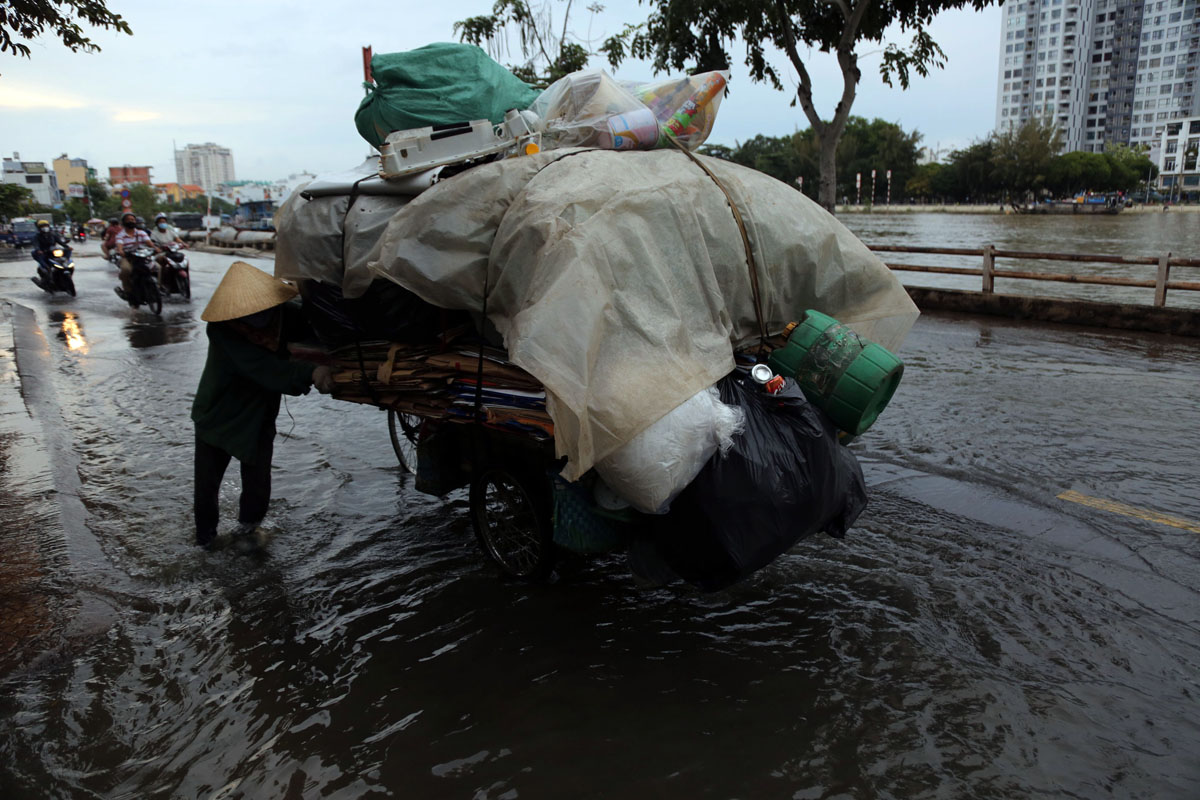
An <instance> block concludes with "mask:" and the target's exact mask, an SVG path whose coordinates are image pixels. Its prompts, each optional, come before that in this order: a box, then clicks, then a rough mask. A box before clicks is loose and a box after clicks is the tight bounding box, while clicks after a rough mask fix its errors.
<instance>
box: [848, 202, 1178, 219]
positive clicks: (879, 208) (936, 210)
mask: <svg viewBox="0 0 1200 800" xmlns="http://www.w3.org/2000/svg"><path fill="white" fill-rule="evenodd" d="M1177 212H1178V213H1184V214H1195V213H1200V204H1196V205H1173V206H1170V207H1169V208H1168V210H1167V211H1166V212H1165V213H1169V214H1174V213H1177ZM834 213H835V214H993V215H1000V216H1003V215H1007V214H1016V213H1017V212H1015V211H1013V210H1012V208H1011V207H1008V206H1005V207H1003V208H1002V207H1001V206H1000V205H999V204H998V203H989V204H987V205H967V204H964V205H958V204H947V205H942V204H937V205H932V204H931V205H922V204H914V205H908V204H903V205H902V204H898V203H897V204H892V205H876V206H871V205H840V206H837V207H836V209H835V211H834ZM1121 213H1122V214H1162V213H1164V212H1163V207H1162V206H1161V205H1135V206H1130V207H1129V208H1126V209H1125V210H1124V211H1122V212H1121Z"/></svg>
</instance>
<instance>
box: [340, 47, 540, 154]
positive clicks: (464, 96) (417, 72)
mask: <svg viewBox="0 0 1200 800" xmlns="http://www.w3.org/2000/svg"><path fill="white" fill-rule="evenodd" d="M371 75H372V77H373V78H374V79H375V86H374V87H373V88H372V90H371V92H370V94H368V95H367V96H366V97H365V98H363V101H362V103H360V104H359V106H358V111H357V112H355V114H354V124H355V126H357V128H358V132H359V133H360V134H362V137H363V138H364V139H366V140H367V141H368V142H370V143H371V144H373V145H374V146H375V147H379V146H380V145H381V144H383V140H384V139H386V138H387V135H388V134H389V133H391V132H392V131H402V130H407V129H409V128H423V127H426V126H427V125H445V124H448V123H452V122H469V121H471V120H476V119H489V120H491V121H492V122H493V123H496V124H499V123H500V122H502V121H503V120H504V113H505V112H506V111H508V110H509V109H510V108H528V107H529V105H530V104H531V103H533V101H534V98H536V97H537V96H538V90H537V89H535V88H533V87H532V86H530V85H529V84H527V83H525V82H524V81H522V80H521V79H520V78H518V77H517V76H515V75H513V74H512V73H511V72H509V71H508V70H507V69H505V68H504V67H502V66H501V65H500V64H497V63H496V62H495V61H493V60H492V59H491V58H489V57H488V55H487V53H485V52H483V50H481V49H480V48H479V47H476V46H475V45H473V44H454V43H449V42H443V43H437V44H427V45H425V46H424V47H419V48H417V49H416V50H409V51H407V52H404V53H380V54H378V55H376V56H373V57H372V58H371Z"/></svg>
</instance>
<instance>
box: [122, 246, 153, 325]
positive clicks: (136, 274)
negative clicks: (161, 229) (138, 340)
mask: <svg viewBox="0 0 1200 800" xmlns="http://www.w3.org/2000/svg"><path fill="white" fill-rule="evenodd" d="M125 255H126V256H128V257H129V263H130V264H131V265H133V272H132V274H131V276H130V280H129V285H130V290H129V293H128V294H125V293H124V292H123V291H122V290H121V287H119V286H118V287H117V289H116V292H117V296H118V297H120V298H121V299H123V300H125V301H126V302H127V303H129V307H130V308H137V307H138V306H140V305H143V304H144V305H145V306H146V307H147V308H149V309H150V311H151V313H154V314H161V313H162V291H161V290H160V289H159V288H158V281H157V280H156V279H155V277H154V266H153V264H154V250H153V249H152V248H150V247H146V246H145V245H142V246H141V247H137V248H134V249H133V250H131V251H129V252H127V253H126V254H125Z"/></svg>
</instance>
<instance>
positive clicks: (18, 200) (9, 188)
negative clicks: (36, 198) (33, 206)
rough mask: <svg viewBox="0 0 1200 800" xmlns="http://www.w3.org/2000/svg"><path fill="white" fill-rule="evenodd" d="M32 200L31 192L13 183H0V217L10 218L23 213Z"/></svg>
mask: <svg viewBox="0 0 1200 800" xmlns="http://www.w3.org/2000/svg"><path fill="white" fill-rule="evenodd" d="M32 202H33V192H31V191H29V189H27V188H25V187H24V186H19V185H17V184H15V183H0V217H6V218H8V219H12V218H13V217H19V216H21V215H23V214H24V213H25V208H26V206H28V205H29V204H30V203H32Z"/></svg>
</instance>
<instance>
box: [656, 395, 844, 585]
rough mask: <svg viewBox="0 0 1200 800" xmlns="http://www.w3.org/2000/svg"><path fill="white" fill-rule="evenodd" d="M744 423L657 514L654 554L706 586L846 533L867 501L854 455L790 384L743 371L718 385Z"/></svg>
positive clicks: (736, 578)
mask: <svg viewBox="0 0 1200 800" xmlns="http://www.w3.org/2000/svg"><path fill="white" fill-rule="evenodd" d="M717 386H718V388H719V390H720V392H721V401H722V402H724V403H727V404H730V405H737V406H740V407H741V408H742V409H743V410H744V411H745V413H746V429H745V431H744V432H743V433H741V434H739V435H737V436H735V437H734V440H733V447H732V448H731V449H730V450H729V452H728V453H726V454H725V455H724V456H722V455H721V454H720V453H718V454H717V455H715V456H713V457H712V459H710V460H709V462H708V463H707V464H706V465H705V466H704V469H703V470H701V472H700V474H699V475H698V476H697V477H696V479H695V480H694V481H692V483H691V484H690V485H689V486H688V487H687V488H686V489H684V491H683V492H682V493H681V494H680V495H679V496H678V497H677V498H676V499H675V501H674V502H673V503H672V504H671V511H670V513H668V514H667V515H665V516H664V517H661V518H659V519H660V520H661V521H660V522H659V527H658V530H657V531H656V533H655V535H654V537H653V541H654V543H655V548H656V550H657V554H658V556H659V557H660V558H661V559H662V560H663V561H664V562H666V564H667V565H668V566H669V567H670V568H671V569H672V570H674V572H676V573H677V574H678V575H679V576H680V577H681V578H683V579H684V580H686V581H688V582H689V583H691V584H694V585H695V586H698V587H700V588H701V589H704V590H706V591H715V590H718V589H723V588H725V587H726V586H729V585H730V584H732V583H735V582H737V581H739V580H741V579H742V578H744V577H746V576H747V575H750V574H751V573H753V572H755V571H756V570H759V569H761V568H763V567H765V566H766V565H767V564H770V563H771V562H772V561H774V560H775V559H776V558H777V557H778V556H780V555H781V554H783V553H785V552H786V551H787V550H788V549H790V548H791V547H792V546H793V545H794V544H796V542H798V541H800V540H801V539H802V538H804V537H805V536H808V535H810V534H812V533H816V532H817V531H824V532H826V533H828V534H830V535H832V536H838V537H840V536H842V535H844V534H845V532H846V529H847V528H849V527H850V526H851V525H852V524H854V520H855V519H857V518H858V515H859V514H860V513H861V512H862V510H863V509H864V508H866V505H867V489H866V485H865V483H864V482H863V475H862V469H861V468H860V467H859V465H858V460H857V459H856V458H855V457H854V454H853V453H851V452H850V451H849V450H848V449H847V448H845V447H843V446H841V445H839V444H838V440H837V431H836V429H835V428H834V427H833V424H832V423H831V422H830V421H829V419H828V418H827V417H826V416H825V415H824V413H822V412H821V411H820V410H819V409H817V407H816V406H813V405H812V404H811V403H809V402H808V401H807V400H805V399H804V395H803V393H801V391H800V389H799V387H797V386H796V384H795V382H794V381H791V380H789V381H788V382H787V385H786V386H785V388H784V389H783V390H782V391H781V392H780V393H779V394H776V395H771V394H768V393H767V392H766V391H765V390H764V389H763V388H762V387H761V386H759V385H758V384H755V383H754V382H753V381H751V380H750V379H749V378H746V377H743V376H742V375H741V374H740V373H737V372H735V373H733V374H731V375H729V376H727V377H725V378H724V379H722V380H721V381H720V382H719V383H718V384H717Z"/></svg>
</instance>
